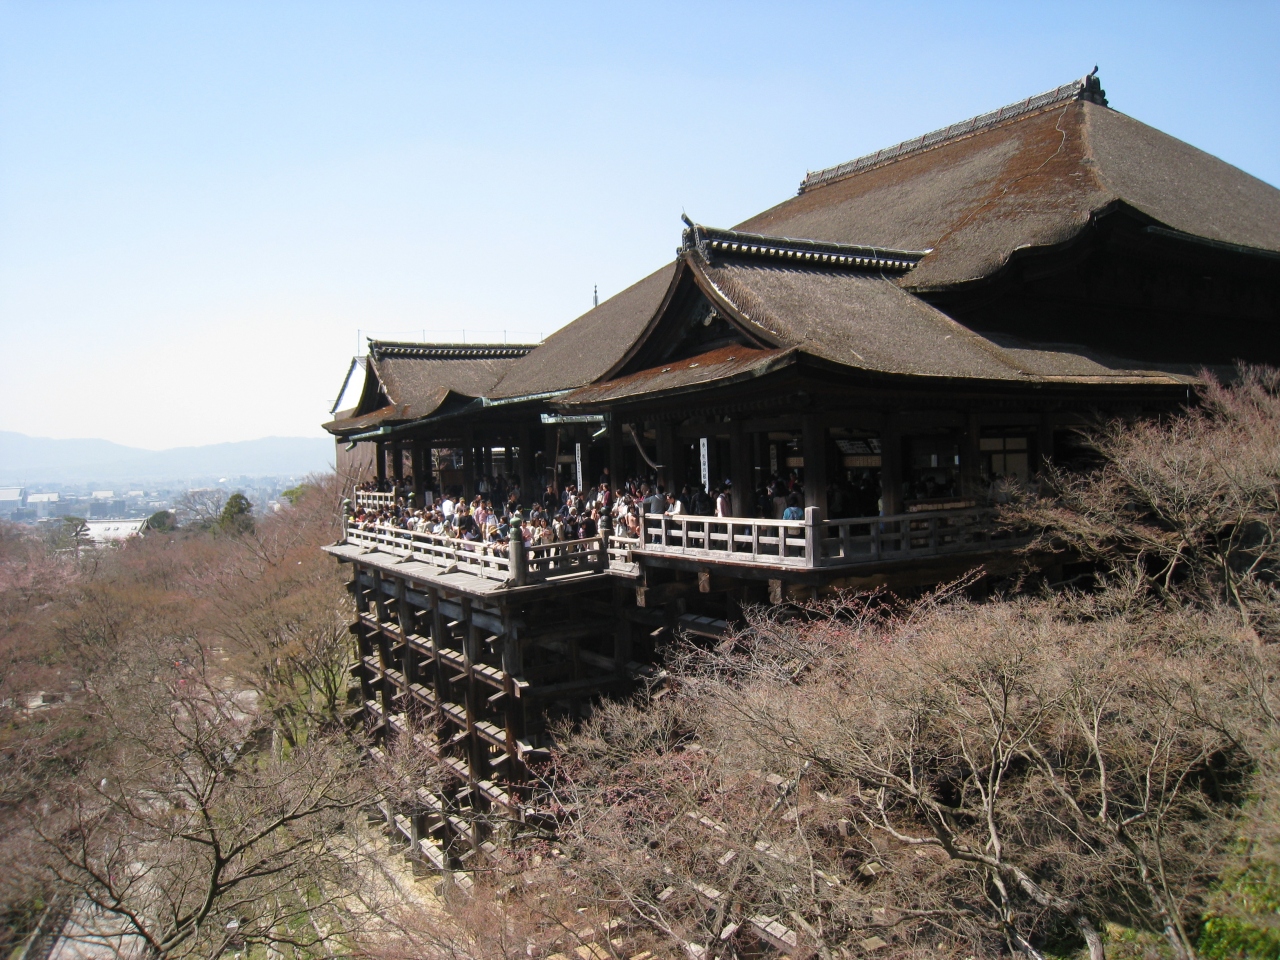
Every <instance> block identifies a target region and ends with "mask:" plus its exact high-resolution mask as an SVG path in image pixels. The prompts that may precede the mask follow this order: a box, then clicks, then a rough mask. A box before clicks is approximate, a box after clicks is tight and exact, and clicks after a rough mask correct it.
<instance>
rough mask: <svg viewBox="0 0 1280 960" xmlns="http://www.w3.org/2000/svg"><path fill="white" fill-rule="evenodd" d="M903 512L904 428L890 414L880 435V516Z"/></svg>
mask: <svg viewBox="0 0 1280 960" xmlns="http://www.w3.org/2000/svg"><path fill="white" fill-rule="evenodd" d="M901 512H902V428H901V426H900V425H899V424H898V418H897V417H895V416H893V415H892V414H890V415H889V416H887V417H885V420H884V432H883V433H882V434H881V435H880V515H881V516H885V517H887V516H892V515H893V514H897V513H901Z"/></svg>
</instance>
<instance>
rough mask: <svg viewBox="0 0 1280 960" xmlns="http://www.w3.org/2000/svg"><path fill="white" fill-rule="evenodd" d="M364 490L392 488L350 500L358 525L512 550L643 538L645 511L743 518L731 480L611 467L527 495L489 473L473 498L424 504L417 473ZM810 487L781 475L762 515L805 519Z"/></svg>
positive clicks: (759, 502)
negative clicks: (621, 471) (593, 478)
mask: <svg viewBox="0 0 1280 960" xmlns="http://www.w3.org/2000/svg"><path fill="white" fill-rule="evenodd" d="M357 491H358V492H376V493H385V494H388V496H386V497H384V498H378V499H379V500H381V501H385V502H380V503H377V504H370V503H369V502H368V501H369V499H370V498H361V497H356V500H355V502H352V501H350V500H347V501H345V506H346V509H347V517H348V523H349V524H351V525H352V526H354V527H356V528H358V529H364V530H373V529H376V528H378V527H380V526H382V527H393V528H397V529H403V530H412V531H417V532H421V533H428V534H434V535H436V536H442V537H448V538H451V539H456V540H462V541H465V542H470V543H476V544H484V545H486V546H487V547H488V548H489V549H490V550H491V551H492V552H494V553H497V554H500V555H501V554H505V553H506V547H507V545H508V544H510V542H511V540H512V538H513V537H519V538H520V540H522V541H523V542H524V544H525V546H527V547H533V546H538V545H546V544H555V543H573V542H575V541H580V540H589V539H591V538H593V537H595V536H597V535H598V534H599V532H600V528H601V527H602V526H606V527H608V528H610V530H611V531H612V535H613V536H615V537H620V538H629V539H633V540H638V539H640V537H641V516H642V515H643V514H650V515H654V514H667V515H669V516H682V515H696V516H706V517H730V516H739V515H741V514H735V513H734V509H733V500H732V488H731V485H730V484H729V483H727V482H726V483H724V484H722V485H718V486H715V487H713V489H712V490H710V491H709V490H707V489H706V488H705V487H704V486H703V485H702V484H684V485H683V486H682V487H681V488H680V490H679V492H676V491H669V490H667V489H666V488H665V487H664V486H662V485H660V484H658V483H657V482H656V480H654V479H652V478H644V477H634V478H631V479H628V480H625V481H623V482H621V483H619V484H616V485H615V484H613V483H611V482H610V478H609V475H608V470H607V469H606V470H605V472H604V474H603V475H602V476H601V477H600V481H599V483H597V484H595V485H594V486H590V487H586V488H585V489H582V490H580V489H578V487H577V486H576V485H575V484H571V483H570V484H564V485H563V486H560V485H556V484H548V485H547V486H546V488H545V489H544V490H543V492H542V494H541V495H540V496H526V494H525V492H524V491H523V490H521V489H520V484H519V481H518V480H517V479H516V478H514V477H504V476H497V477H494V478H492V479H490V478H482V479H481V480H480V481H479V482H478V483H477V492H476V494H475V495H474V496H473V497H471V498H470V499H469V500H468V499H467V498H465V497H462V496H461V495H459V493H458V491H457V490H456V489H450V490H445V491H442V492H439V493H437V492H435V491H427V492H426V493H425V494H424V495H423V496H422V498H421V499H422V501H423V502H417V501H418V497H417V495H416V494H415V492H414V482H413V478H412V477H405V478H403V479H402V480H400V481H398V482H397V481H394V480H390V479H388V480H381V481H378V480H371V481H367V482H365V483H362V484H360V485H359V486H358V487H357ZM803 502H804V488H803V486H802V484H801V483H800V480H799V478H798V476H796V475H795V474H793V475H792V476H791V478H789V480H786V479H783V478H779V477H773V478H771V479H770V481H769V483H767V484H762V485H761V486H760V487H759V488H758V489H757V490H756V491H755V497H754V507H755V509H756V511H757V513H758V515H760V516H763V517H767V518H770V519H775V520H779V519H780V520H801V519H803V518H804V510H803Z"/></svg>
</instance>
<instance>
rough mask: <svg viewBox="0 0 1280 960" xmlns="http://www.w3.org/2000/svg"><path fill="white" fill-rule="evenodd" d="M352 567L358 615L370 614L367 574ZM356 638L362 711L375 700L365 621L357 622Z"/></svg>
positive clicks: (370, 651)
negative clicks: (371, 681)
mask: <svg viewBox="0 0 1280 960" xmlns="http://www.w3.org/2000/svg"><path fill="white" fill-rule="evenodd" d="M352 566H353V580H354V584H353V586H354V587H355V591H354V594H353V596H354V597H355V602H356V613H357V614H361V613H368V612H369V595H368V593H367V592H366V591H367V587H366V586H365V585H364V583H363V580H364V578H365V576H366V574H365V573H364V571H362V570H361V569H360V565H359V564H353V565H352ZM355 637H356V657H357V659H358V660H359V670H358V671H357V676H358V677H359V678H360V706H361V709H363V708H364V705H365V704H366V703H368V702H369V701H370V700H372V699H373V687H372V686H371V685H370V683H369V679H370V678H369V669H368V667H367V666H366V665H365V663H364V658H365V657H367V656H370V655H371V654H372V652H373V648H372V646H370V633H369V630H368V628H367V627H366V626H365V623H364V620H363V619H360V620H357V621H356V631H355Z"/></svg>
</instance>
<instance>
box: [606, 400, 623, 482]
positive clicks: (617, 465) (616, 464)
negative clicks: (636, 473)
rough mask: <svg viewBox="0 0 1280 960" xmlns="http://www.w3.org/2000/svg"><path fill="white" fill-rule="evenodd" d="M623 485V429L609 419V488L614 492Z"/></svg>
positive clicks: (612, 419)
mask: <svg viewBox="0 0 1280 960" xmlns="http://www.w3.org/2000/svg"><path fill="white" fill-rule="evenodd" d="M621 484H622V428H621V427H620V426H619V425H618V421H617V420H615V419H614V418H613V417H612V416H610V417H609V486H610V487H612V488H613V489H614V490H617V489H618V487H619V486H620V485H621Z"/></svg>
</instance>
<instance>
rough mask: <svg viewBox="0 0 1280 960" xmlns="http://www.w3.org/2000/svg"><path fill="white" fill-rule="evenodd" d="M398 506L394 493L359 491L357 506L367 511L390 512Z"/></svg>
mask: <svg viewBox="0 0 1280 960" xmlns="http://www.w3.org/2000/svg"><path fill="white" fill-rule="evenodd" d="M395 505H396V495H395V494H394V493H378V492H377V491H375V490H357V491H356V506H360V507H364V508H365V509H366V510H389V509H391V508H392V507H394V506H395Z"/></svg>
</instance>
